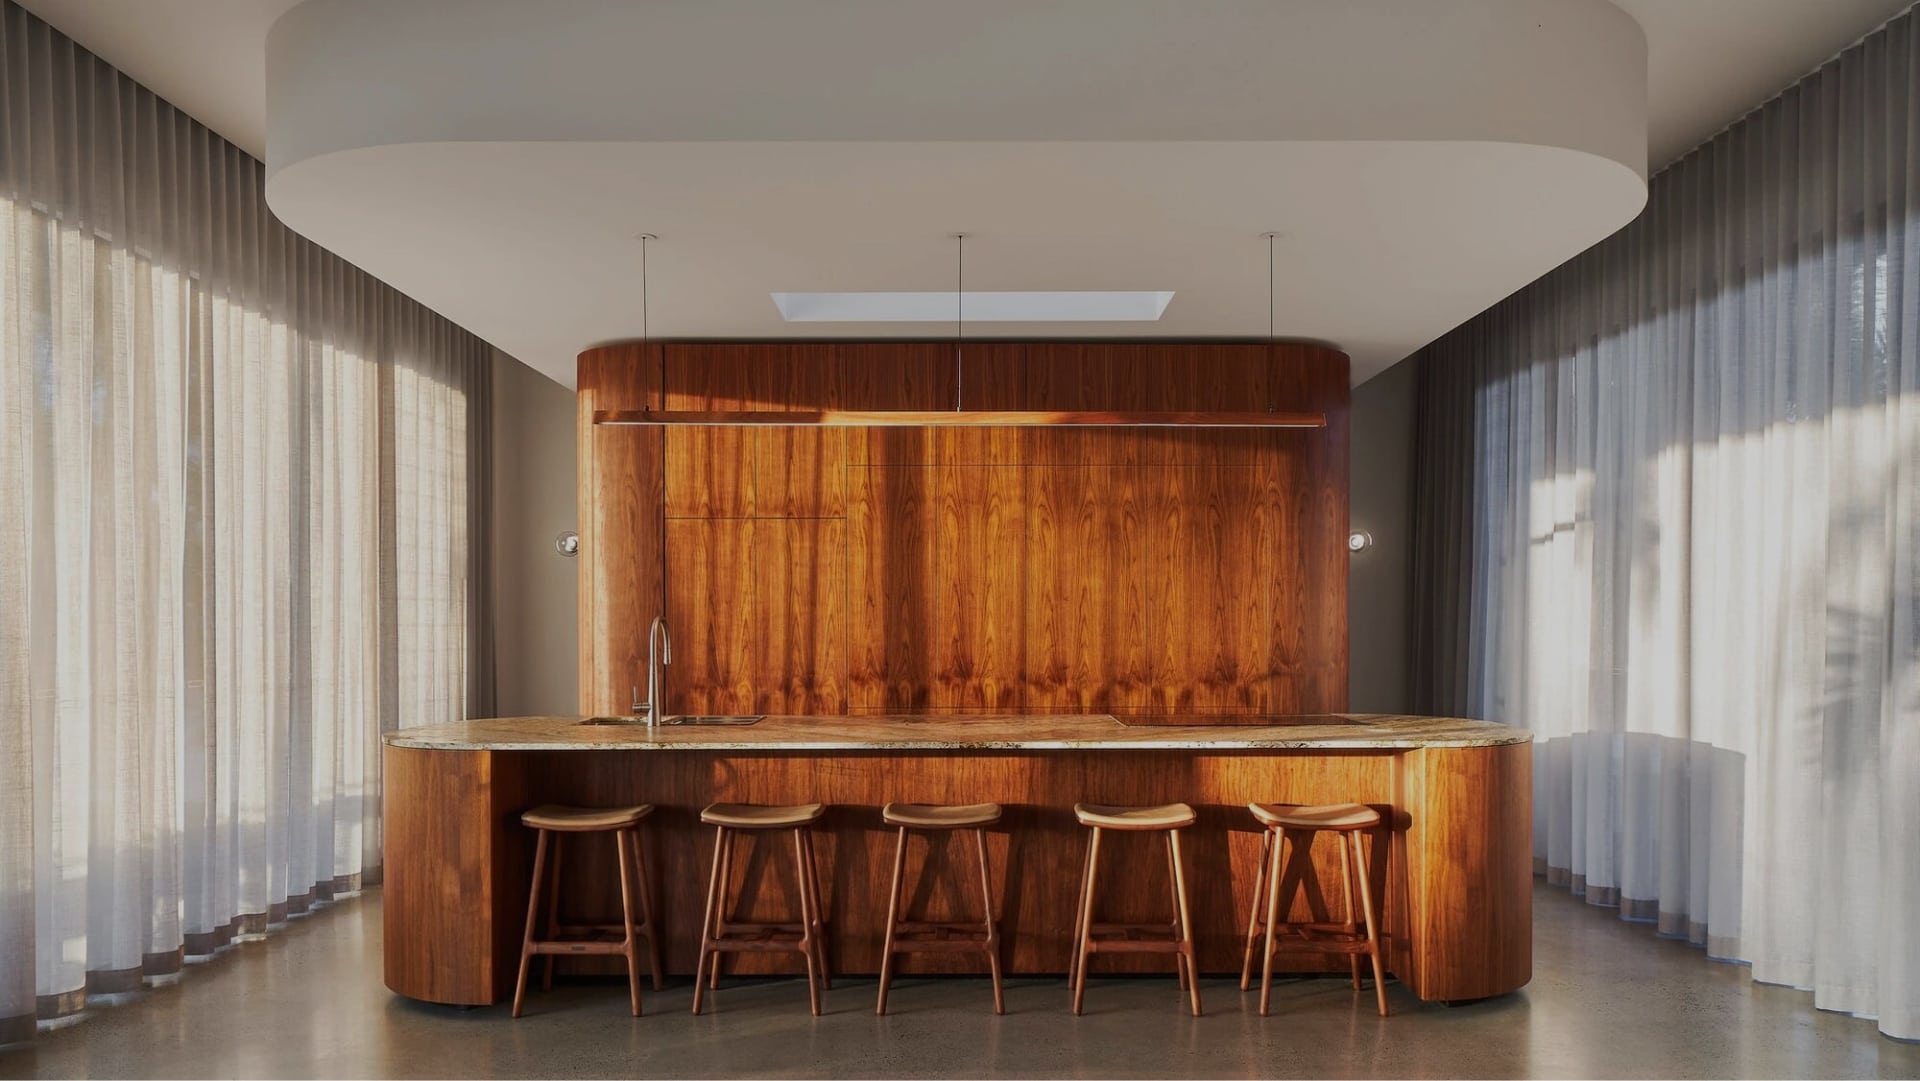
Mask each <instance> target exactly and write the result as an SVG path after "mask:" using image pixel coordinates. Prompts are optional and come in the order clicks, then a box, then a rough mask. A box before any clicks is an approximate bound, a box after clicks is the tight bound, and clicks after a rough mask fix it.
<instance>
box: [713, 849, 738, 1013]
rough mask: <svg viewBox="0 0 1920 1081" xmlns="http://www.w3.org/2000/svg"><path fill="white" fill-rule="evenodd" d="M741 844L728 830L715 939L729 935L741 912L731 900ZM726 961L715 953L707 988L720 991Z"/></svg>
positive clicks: (721, 864) (735, 899)
mask: <svg viewBox="0 0 1920 1081" xmlns="http://www.w3.org/2000/svg"><path fill="white" fill-rule="evenodd" d="M739 844H740V835H739V834H737V833H735V832H733V831H732V830H728V831H727V843H726V846H725V848H723V849H722V850H721V852H720V907H719V908H718V909H717V910H715V912H714V916H713V937H714V938H721V937H723V936H725V935H726V933H727V922H728V921H729V919H731V918H732V917H735V916H738V915H739V912H738V911H737V910H736V909H735V907H734V905H735V903H736V902H737V901H738V898H734V899H733V900H731V901H730V900H729V898H730V897H732V890H733V850H734V849H735V848H737V847H738V846H739ZM726 959H727V955H726V954H725V953H724V952H721V951H719V950H715V951H714V954H713V972H712V974H711V975H710V976H708V977H707V986H708V987H710V988H713V989H714V990H716V991H717V990H719V989H720V966H721V965H722V964H724V963H726Z"/></svg>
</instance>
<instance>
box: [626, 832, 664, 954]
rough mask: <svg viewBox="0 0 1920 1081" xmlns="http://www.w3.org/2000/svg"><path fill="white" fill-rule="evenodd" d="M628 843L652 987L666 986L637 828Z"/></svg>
mask: <svg viewBox="0 0 1920 1081" xmlns="http://www.w3.org/2000/svg"><path fill="white" fill-rule="evenodd" d="M627 843H628V844H630V845H632V846H633V863H634V874H635V876H636V877H637V879H638V881H637V882H636V883H635V886H634V888H635V889H636V890H637V891H638V894H639V897H640V926H641V928H642V929H643V930H645V931H646V935H647V962H648V964H649V966H650V967H651V968H652V970H653V989H654V990H655V991H660V990H664V989H665V988H666V974H665V972H664V970H663V969H662V968H661V967H660V928H659V927H658V926H656V925H655V924H654V922H653V899H652V896H651V895H652V893H653V879H652V877H651V876H650V875H648V874H647V839H646V835H645V834H643V833H641V832H640V830H639V829H638V828H635V829H633V830H632V831H630V834H629V837H628V841H627Z"/></svg>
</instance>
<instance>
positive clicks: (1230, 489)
mask: <svg viewBox="0 0 1920 1081" xmlns="http://www.w3.org/2000/svg"><path fill="white" fill-rule="evenodd" d="M1140 478H1141V489H1142V498H1141V502H1142V506H1143V508H1144V511H1145V518H1146V528H1145V529H1144V530H1142V537H1143V540H1144V542H1145V546H1146V554H1145V559H1144V566H1145V570H1146V575H1147V610H1148V612H1149V613H1150V626H1151V629H1152V634H1151V635H1150V637H1149V646H1150V649H1151V654H1150V658H1151V659H1150V664H1149V669H1148V682H1149V684H1150V685H1151V687H1152V689H1153V700H1152V703H1151V705H1152V706H1153V707H1154V708H1155V710H1156V711H1159V712H1168V713H1255V712H1262V711H1264V710H1266V709H1268V708H1269V705H1270V701H1269V697H1268V690H1269V688H1268V681H1267V679H1266V678H1265V671H1264V670H1265V666H1266V664H1267V658H1268V655H1269V653H1270V652H1271V649H1272V638H1273V635H1272V628H1271V626H1270V625H1269V623H1268V622H1267V619H1268V611H1269V603H1268V602H1269V595H1268V593H1267V590H1266V589H1262V588H1249V584H1250V583H1269V584H1270V583H1272V582H1273V581H1274V578H1275V569H1274V556H1275V553H1274V551H1273V548H1272V540H1273V538H1272V536H1271V535H1270V529H1269V526H1270V523H1269V522H1268V521H1267V516H1266V515H1264V514H1263V513H1262V509H1261V507H1260V497H1261V494H1262V493H1261V486H1262V480H1263V474H1262V471H1261V470H1260V469H1259V468H1258V467H1256V466H1252V465H1220V466H1199V465H1162V466H1143V467H1142V468H1141V471H1140ZM1268 588H1269V589H1270V588H1271V585H1268Z"/></svg>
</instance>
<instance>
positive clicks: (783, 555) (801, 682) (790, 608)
mask: <svg viewBox="0 0 1920 1081" xmlns="http://www.w3.org/2000/svg"><path fill="white" fill-rule="evenodd" d="M842 473H843V474H844V470H842ZM846 568H847V523H846V522H845V520H843V519H834V518H821V519H801V520H795V521H783V520H779V519H773V518H760V519H756V520H755V521H754V523H753V571H752V578H753V581H754V597H753V602H752V607H751V612H752V616H751V618H750V619H749V620H747V621H746V624H745V634H746V636H747V648H748V651H749V658H750V661H749V668H750V672H751V675H750V682H751V683H752V686H753V709H752V712H754V713H797V714H832V713H845V712H846V711H847V577H846Z"/></svg>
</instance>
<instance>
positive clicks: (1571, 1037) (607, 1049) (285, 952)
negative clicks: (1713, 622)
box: [0, 886, 1920, 1078]
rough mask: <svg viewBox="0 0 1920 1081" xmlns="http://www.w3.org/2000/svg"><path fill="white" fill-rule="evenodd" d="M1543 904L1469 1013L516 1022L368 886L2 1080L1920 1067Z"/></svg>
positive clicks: (761, 988)
mask: <svg viewBox="0 0 1920 1081" xmlns="http://www.w3.org/2000/svg"><path fill="white" fill-rule="evenodd" d="M1534 912H1535V919H1534V979H1533V983H1532V984H1530V985H1529V986H1528V987H1527V988H1526V989H1525V990H1523V991H1521V992H1520V993H1518V994H1514V995H1509V996H1507V997H1505V998H1503V999H1498V1000H1494V1001H1491V1002H1485V1003H1481V1004H1479V1005H1474V1006H1463V1007H1455V1008H1451V1009H1449V1008H1446V1007H1442V1006H1437V1005H1425V1004H1422V1003H1420V1002H1418V1001H1416V1000H1414V999H1413V998H1412V997H1411V996H1410V995H1408V994H1406V993H1405V992H1404V991H1401V990H1400V989H1399V988H1398V987H1397V986H1395V987H1394V988H1393V1006H1394V1009H1395V1011H1396V1012H1395V1014H1394V1016H1392V1017H1389V1018H1381V1017H1378V1016H1376V1015H1375V1014H1374V1012H1373V1007H1372V996H1371V994H1365V995H1355V994H1354V993H1353V992H1352V991H1351V990H1350V989H1349V988H1348V987H1347V985H1346V984H1344V983H1343V982H1341V981H1338V980H1325V979H1322V980H1299V981H1294V982H1290V983H1286V984H1283V985H1281V986H1278V987H1276V989H1275V992H1274V1011H1273V1016H1271V1017H1265V1018H1263V1017H1260V1016H1259V1015H1258V1013H1257V1012H1255V1009H1254V1007H1255V1005H1256V1004H1255V1001H1254V996H1242V995H1241V994H1240V992H1239V990H1238V989H1237V988H1236V987H1235V986H1234V984H1233V983H1232V982H1231V981H1228V980H1205V981H1202V987H1203V990H1204V992H1205V995H1206V1006H1207V1010H1208V1012H1207V1015H1206V1016H1205V1017H1201V1018H1198V1019H1195V1018H1193V1017H1189V1016H1188V1015H1187V1013H1186V1011H1185V1010H1184V1009H1183V1007H1182V1000H1181V999H1180V997H1179V996H1178V994H1177V992H1176V991H1175V990H1174V983H1173V980H1172V978H1171V977H1169V978H1167V979H1164V980H1160V979H1143V978H1130V979H1119V978H1113V979H1105V980H1095V981H1093V982H1092V983H1090V984H1089V986H1088V991H1087V1015H1086V1016H1084V1017H1080V1018H1075V1017H1073V1016H1072V1015H1071V1014H1070V1013H1069V1012H1068V1010H1067V1006H1068V995H1067V992H1066V989H1065V984H1064V982H1063V981H1062V980H1059V979H1021V980H1013V981H1010V982H1009V984H1008V988H1007V1010H1008V1013H1007V1016H1005V1017H1001V1018H995V1017H994V1016H993V1015H992V1012H991V998H990V994H989V990H988V987H987V984H986V982H985V981H984V980H942V981H935V980H927V979H914V978H905V979H901V980H899V981H897V982H896V984H895V990H894V994H893V1000H892V1003H891V1007H892V1013H891V1015H890V1016H888V1017H884V1018H880V1017H875V1016H874V1015H873V981H872V980H870V979H846V980H843V981H841V982H840V983H839V984H838V985H837V986H836V989H835V990H834V991H833V992H831V993H830V994H829V996H828V999H827V1010H828V1015H827V1016H825V1017H821V1018H818V1019H815V1018H812V1017H810V1016H808V1014H807V1008H806V990H805V987H804V985H803V984H802V983H800V982H799V981H797V980H779V981H766V982H757V983H744V982H743V983H740V984H738V985H729V986H725V987H723V988H722V989H721V992H720V995H719V998H718V1003H719V1010H718V1011H717V1012H709V1014H708V1015H707V1016H704V1017H691V1016H688V1014H687V1008H688V1005H689V1002H690V999H691V994H692V991H691V988H690V986H689V985H688V984H687V982H686V981H684V980H681V981H677V982H676V983H675V984H673V985H671V986H669V988H668V989H667V991H665V992H664V993H661V994H649V995H647V997H646V999H645V1001H644V1005H645V1008H646V1010H647V1016H645V1017H642V1018H631V1017H628V1016H627V1014H626V995H625V994H624V991H623V988H622V987H621V986H619V985H617V984H613V983H604V984H579V985H573V986H564V987H561V988H556V989H555V990H554V992H553V993H551V994H545V995H540V994H535V995H532V996H531V998H530V1002H529V1011H528V1016H527V1017H525V1018H524V1019H522V1020H519V1021H513V1020H511V1019H509V1018H508V1016H507V1010H506V1007H504V1006H499V1007H494V1008H492V1009H484V1010H468V1011H462V1010H455V1009H449V1008H445V1007H437V1006H426V1005H422V1004H419V1003H416V1002H411V1001H408V1000H405V999H401V998H398V997H395V996H394V995H392V994H390V993H389V992H388V991H387V990H386V988H385V987H383V986H382V985H381V982H380V898H379V895H378V894H377V893H374V894H370V895H368V896H366V897H363V898H359V899H357V900H352V901H347V902H344V903H342V904H339V905H336V906H333V907H332V908H329V909H327V910H324V911H322V912H320V913H317V914H315V915H313V916H310V917H307V918H305V919H302V920H299V921H297V922H295V923H294V924H293V925H292V926H290V927H289V928H288V929H287V930H286V931H285V932H284V933H281V934H277V935H275V936H274V937H273V938H272V939H270V940H267V941H264V942H250V943H244V944H241V945H240V946H238V947H235V948H233V949H230V950H228V951H227V952H226V953H225V954H223V955H222V956H221V957H219V958H218V959H217V960H215V961H214V962H213V963H211V964H207V965H204V966H195V967H193V968H191V969H190V970H189V972H188V974H187V977H186V978H185V980H183V981H182V982H180V983H179V984H176V985H173V986H169V987H164V988H159V989H156V990H154V991H152V992H150V993H148V994H145V995H142V996H139V997H138V998H136V999H135V1000H134V1001H132V1002H129V1003H126V1004H124V1005H119V1006H113V1007H109V1008H105V1009H100V1010H97V1011H95V1012H94V1013H93V1015H92V1016H90V1017H89V1018H88V1019H87V1020H85V1021H83V1022H81V1023H80V1024H77V1025H74V1026H72V1027H69V1028H64V1029H60V1030H58V1031H54V1032H48V1033H43V1034H42V1035H41V1037H40V1039H39V1041H38V1042H37V1043H36V1044H34V1045H32V1046H31V1047H28V1048H25V1049H15V1050H10V1051H0V1077H447V1076H453V1077H489V1076H505V1077H645V1076H665V1077H732V1076H746V1077H1349V1076H1360V1077H1529V1076H1533V1077H1909V1078H1911V1077H1920V1045H1914V1044H1906V1043H1899V1042H1896V1041H1893V1040H1889V1039H1886V1038H1884V1037H1882V1036H1880V1035H1879V1034H1878V1033H1877V1032H1876V1031H1875V1029H1874V1026H1873V1024H1872V1023H1871V1022H1869V1021H1860V1020H1855V1019H1853V1018H1850V1017H1844V1016H1839V1015H1834V1014H1826V1013H1820V1012H1818V1011H1816V1010H1815V1009H1814V1008H1813V1003H1812V998H1811V996H1810V995H1806V994H1802V993H1800V992H1796V991H1792V990H1788V989H1785V988H1779V987H1767V986H1760V985H1755V984H1754V983H1752V982H1751V981H1750V980H1749V979H1748V978H1747V973H1746V971H1745V970H1744V969H1742V968H1739V967H1736V966H1733V965H1722V964H1713V963H1710V962H1708V961H1706V960H1705V959H1703V958H1702V956H1701V955H1700V954H1699V953H1698V952H1697V951H1695V950H1693V949H1691V948H1689V947H1687V946H1685V945H1682V944H1679V943H1674V942H1664V941H1661V940H1659V939H1656V938H1655V937H1654V936H1653V934H1652V932H1651V931H1650V930H1649V929H1647V928H1646V927H1642V926H1632V925H1628V924H1623V923H1621V922H1619V921H1618V920H1616V919H1614V918H1613V915H1612V913H1609V912H1602V911H1599V910H1596V909H1591V908H1588V907H1586V906H1585V905H1584V904H1582V903H1580V902H1579V901H1577V900H1574V899H1573V898H1570V897H1568V896H1567V895H1566V894H1565V893H1563V892H1561V891H1559V890H1553V889H1548V888H1546V887H1544V886H1542V887H1539V888H1538V889H1537V890H1536V893H1535V909H1534Z"/></svg>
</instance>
